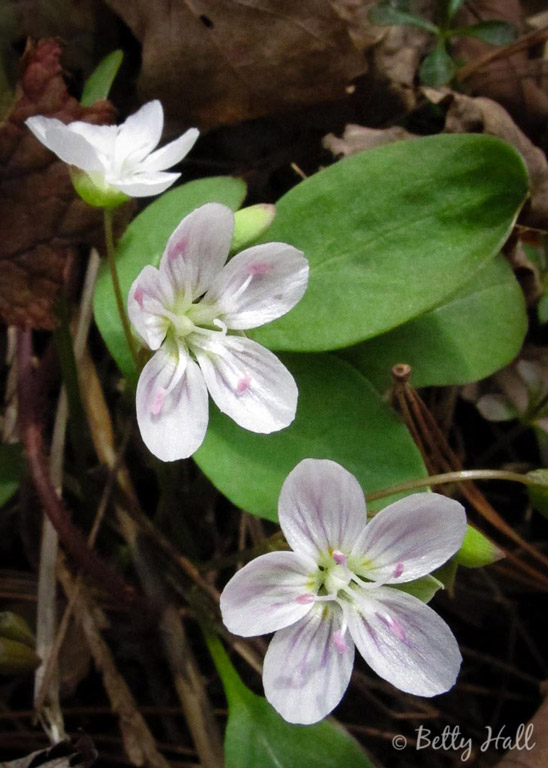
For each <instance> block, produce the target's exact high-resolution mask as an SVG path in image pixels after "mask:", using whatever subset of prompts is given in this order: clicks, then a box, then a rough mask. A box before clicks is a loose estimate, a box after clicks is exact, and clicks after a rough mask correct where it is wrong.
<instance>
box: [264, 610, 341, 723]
mask: <svg viewBox="0 0 548 768" xmlns="http://www.w3.org/2000/svg"><path fill="white" fill-rule="evenodd" d="M324 614H325V615H324ZM341 624H342V612H341V610H340V608H339V607H338V606H336V605H334V604H329V606H328V607H327V606H319V605H318V604H315V605H314V606H313V608H312V609H311V610H310V612H309V613H308V614H307V615H306V616H305V617H304V618H303V619H301V620H300V621H299V622H298V623H297V624H294V625H293V626H291V627H287V628H286V629H282V630H280V631H279V632H277V633H276V634H275V635H274V638H273V639H272V641H271V643H270V645H269V647H268V651H267V652H266V656H265V659H264V668H263V684H264V692H265V695H266V698H267V699H268V701H269V702H270V703H271V704H272V706H273V707H274V709H276V710H277V711H278V712H279V713H280V715H281V716H282V717H283V718H284V719H285V720H287V721H288V722H290V723H302V724H303V725H309V724H310V723H316V722H318V720H321V719H322V718H324V717H326V715H328V714H329V713H330V712H331V711H332V710H333V709H334V708H335V707H336V706H337V704H338V703H339V701H340V700H341V699H342V697H343V694H344V692H345V691H346V689H347V687H348V683H349V681H350V676H351V674H352V666H353V664H354V644H353V642H352V640H351V638H350V637H349V636H348V634H347V635H346V636H345V641H346V646H347V648H346V650H345V651H342V652H341V651H339V650H337V646H336V644H335V641H334V635H335V632H337V631H340V628H341Z"/></svg>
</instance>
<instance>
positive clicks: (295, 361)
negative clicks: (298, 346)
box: [194, 355, 426, 520]
mask: <svg viewBox="0 0 548 768" xmlns="http://www.w3.org/2000/svg"><path fill="white" fill-rule="evenodd" d="M283 361H284V363H285V364H286V365H287V367H288V368H289V370H290V371H291V372H292V374H293V375H294V377H295V380H296V382H297V385H298V387H299V403H298V407H297V417H296V419H295V421H294V422H293V424H292V425H291V426H289V427H288V428H287V429H284V430H282V431H281V432H276V433H274V434H271V435H257V434H254V433H252V432H247V431H245V430H243V429H241V428H240V427H238V426H237V425H236V424H235V423H234V422H233V421H231V420H230V419H228V418H227V417H226V416H224V415H223V414H221V413H219V411H218V410H217V409H216V408H213V407H211V409H210V421H209V427H208V431H207V435H206V439H205V441H204V443H203V444H202V446H201V448H200V449H199V450H198V452H197V453H195V454H194V459H195V460H196V462H197V463H198V465H199V466H200V467H201V469H202V470H203V472H204V473H205V474H206V475H207V476H208V477H209V479H210V480H211V481H212V482H213V484H214V485H215V486H216V487H217V488H218V489H219V490H220V491H221V492H222V493H223V494H224V495H225V496H227V497H228V498H229V499H230V500H231V501H232V502H233V503H234V504H236V505H237V506H238V507H241V508H242V509H245V510H246V511H247V512H251V513H252V514H254V515H258V516H260V517H264V518H267V519H269V520H277V506H278V497H279V495H280V489H281V487H282V483H283V482H284V480H285V478H286V477H287V475H288V474H289V472H290V471H291V470H292V469H293V468H294V467H295V466H296V464H298V463H299V461H301V460H302V459H305V458H315V459H332V460H333V461H337V462H338V463H339V464H342V466H343V467H345V468H346V469H347V470H349V471H350V472H352V473H353V474H354V475H356V477H357V478H358V480H359V481H360V483H361V485H362V488H363V489H364V492H366V494H367V492H368V491H369V492H371V491H373V490H379V489H381V488H387V487H389V486H390V485H393V484H396V483H400V482H404V481H405V480H411V479H414V478H419V477H425V476H426V470H425V468H424V464H423V462H422V459H421V456H420V453H419V451H418V449H417V447H416V446H415V444H414V442H413V441H412V439H411V436H410V435H409V432H408V431H407V429H406V428H405V426H404V425H403V424H402V423H401V422H400V421H399V419H398V418H397V417H396V415H395V414H394V413H393V412H392V411H391V410H390V408H389V407H388V406H387V405H386V404H385V403H384V402H383V401H382V400H381V398H380V396H379V395H378V394H377V392H376V390H375V389H374V388H373V387H372V385H371V384H370V383H369V382H368V381H367V379H365V378H364V377H363V376H362V375H361V374H360V373H358V371H356V369H355V368H353V367H352V366H351V365H349V364H348V363H346V362H344V361H343V360H339V359H338V358H337V357H335V356H333V355H287V356H284V357H283ZM393 500H394V498H393V497H392V498H390V499H389V498H386V499H383V500H382V502H380V501H377V502H374V503H372V504H371V505H370V507H371V509H376V508H377V509H378V508H380V507H381V506H386V504H389V503H390V502H391V501H393Z"/></svg>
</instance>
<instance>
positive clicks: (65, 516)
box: [17, 330, 136, 604]
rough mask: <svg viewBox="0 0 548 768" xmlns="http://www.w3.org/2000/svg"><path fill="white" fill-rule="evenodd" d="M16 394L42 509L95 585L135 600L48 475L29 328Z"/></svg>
mask: <svg viewBox="0 0 548 768" xmlns="http://www.w3.org/2000/svg"><path fill="white" fill-rule="evenodd" d="M17 394H18V399H19V428H20V432H21V439H22V441H23V445H24V446H25V452H26V456H27V463H28V467H29V471H30V476H31V478H32V482H33V484H34V487H35V488H36V492H37V494H38V497H39V499H40V501H41V503H42V507H43V509H44V512H45V513H46V515H47V516H48V518H49V519H50V521H51V524H52V525H53V527H54V528H55V530H56V531H57V533H58V535H59V539H60V540H61V541H62V543H63V544H64V545H65V547H66V548H67V550H68V551H69V552H70V553H71V555H72V557H73V558H74V560H75V562H76V564H77V565H78V567H80V568H81V569H82V570H83V571H84V572H85V573H86V574H87V575H88V576H90V577H91V578H92V579H93V580H94V581H95V582H96V583H97V585H98V586H100V587H102V588H103V589H105V590H106V591H107V592H108V593H109V594H110V595H111V596H112V597H114V598H116V599H118V600H119V601H121V602H122V603H124V604H128V603H134V602H135V599H136V593H135V590H134V588H133V587H131V586H130V585H129V584H127V583H126V582H125V581H124V580H123V579H122V578H121V577H120V576H119V575H118V574H117V573H116V572H115V571H113V570H112V569H111V568H110V566H109V565H107V563H105V562H104V560H103V559H102V558H101V557H99V555H97V553H96V552H94V551H93V550H92V549H90V548H89V546H88V544H87V542H86V539H85V538H84V536H83V534H82V532H81V531H80V530H79V529H78V528H76V527H75V526H74V525H73V524H72V521H71V519H70V515H69V513H68V511H67V509H66V508H65V506H64V505H63V503H62V502H61V499H60V498H59V496H58V495H57V492H56V490H55V488H54V487H53V485H52V484H51V480H50V477H49V469H48V461H47V458H46V454H45V451H44V445H43V441H42V431H41V426H40V424H39V422H38V419H37V418H36V400H37V395H38V393H37V391H36V381H35V376H34V374H33V371H32V342H31V332H30V331H28V330H25V331H18V337H17Z"/></svg>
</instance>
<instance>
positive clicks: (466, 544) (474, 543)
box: [454, 525, 504, 568]
mask: <svg viewBox="0 0 548 768" xmlns="http://www.w3.org/2000/svg"><path fill="white" fill-rule="evenodd" d="M502 557H504V552H503V551H502V550H501V549H499V548H498V547H497V545H496V544H495V543H494V542H492V541H491V540H490V539H488V538H487V536H485V535H484V534H483V533H482V532H481V531H478V530H477V528H472V526H471V525H469V526H467V528H466V534H465V536H464V541H463V542H462V546H461V548H460V549H459V551H458V552H457V554H456V555H455V557H454V560H455V562H456V563H457V564H458V565H464V566H465V568H481V567H483V566H484V565H490V564H491V563H495V562H496V561H497V560H500V559H501V558H502Z"/></svg>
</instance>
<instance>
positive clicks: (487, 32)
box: [451, 21, 517, 45]
mask: <svg viewBox="0 0 548 768" xmlns="http://www.w3.org/2000/svg"><path fill="white" fill-rule="evenodd" d="M451 34H453V35H458V36H460V37H477V38H479V39H480V40H483V42H484V43H489V44H490V45H510V43H513V42H514V40H515V39H516V37H517V30H516V28H515V27H514V26H512V24H508V22H506V21H481V22H480V23H479V24H474V25H473V26H471V27H459V28H458V29H454V30H452V31H451Z"/></svg>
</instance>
